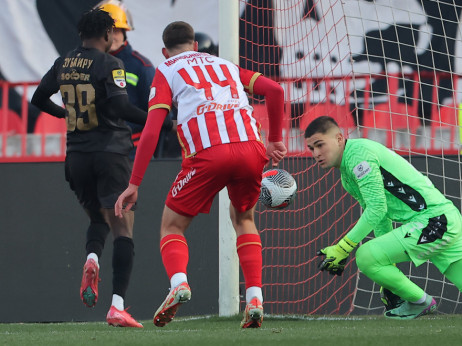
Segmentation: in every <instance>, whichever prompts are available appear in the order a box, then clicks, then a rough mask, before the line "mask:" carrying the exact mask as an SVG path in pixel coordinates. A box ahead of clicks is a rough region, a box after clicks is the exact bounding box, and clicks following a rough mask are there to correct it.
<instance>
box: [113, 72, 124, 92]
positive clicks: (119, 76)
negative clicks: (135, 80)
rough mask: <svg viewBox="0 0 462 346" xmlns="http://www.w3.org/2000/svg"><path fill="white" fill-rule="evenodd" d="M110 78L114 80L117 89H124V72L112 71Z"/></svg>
mask: <svg viewBox="0 0 462 346" xmlns="http://www.w3.org/2000/svg"><path fill="white" fill-rule="evenodd" d="M112 78H113V79H114V83H115V85H117V86H118V87H119V88H125V87H126V86H127V81H126V80H125V71H124V70H113V71H112Z"/></svg>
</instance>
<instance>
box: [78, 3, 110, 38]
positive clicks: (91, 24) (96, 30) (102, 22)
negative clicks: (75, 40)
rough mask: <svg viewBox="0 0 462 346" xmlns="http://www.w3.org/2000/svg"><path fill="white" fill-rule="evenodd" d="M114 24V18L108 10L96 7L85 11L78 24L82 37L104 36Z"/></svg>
mask: <svg viewBox="0 0 462 346" xmlns="http://www.w3.org/2000/svg"><path fill="white" fill-rule="evenodd" d="M113 26H114V19H112V17H111V15H110V14H109V13H107V12H106V11H103V10H101V9H99V8H95V9H93V10H90V11H88V12H85V13H84V14H83V15H82V17H81V18H80V20H79V23H78V24H77V30H78V31H79V35H80V39H81V40H85V39H90V38H100V37H104V35H105V34H106V32H107V31H108V30H110V29H111V28H112V27H113Z"/></svg>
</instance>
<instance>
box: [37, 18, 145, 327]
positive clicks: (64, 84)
mask: <svg viewBox="0 0 462 346" xmlns="http://www.w3.org/2000/svg"><path fill="white" fill-rule="evenodd" d="M113 25H114V20H113V19H112V18H111V16H110V15H109V14H108V13H107V12H105V11H102V10H100V9H96V10H92V11H89V12H87V13H85V14H84V15H83V16H82V18H81V19H80V21H79V23H78V31H79V35H80V38H81V41H82V45H81V46H80V47H78V48H77V49H75V50H73V51H71V52H69V53H67V54H66V55H65V56H62V57H59V58H58V59H57V60H56V61H55V63H54V65H53V66H52V67H51V69H50V70H49V71H48V72H47V73H46V74H45V76H44V77H43V78H42V81H41V83H40V85H39V86H38V88H37V90H36V91H35V93H34V95H33V98H32V103H33V104H35V105H36V106H38V107H39V108H40V109H42V110H43V111H45V112H47V113H49V114H51V115H53V116H56V117H58V118H66V122H67V155H66V163H65V175H66V180H67V181H68V182H69V185H70V187H71V189H72V190H73V191H74V192H75V194H76V195H77V198H78V200H79V202H80V204H81V205H82V207H83V208H84V210H85V212H86V213H87V214H88V216H89V218H90V226H89V227H88V230H87V236H86V239H87V240H86V252H87V261H86V263H85V265H84V268H83V276H82V283H81V287H80V296H81V299H82V301H83V303H84V304H85V305H87V306H88V307H92V306H94V305H95V304H96V302H97V300H98V281H99V264H98V259H99V258H100V257H101V254H102V251H103V248H104V243H105V240H106V237H107V235H108V233H109V232H112V235H113V238H114V250H113V257H112V266H113V298H112V304H111V308H110V309H109V312H108V314H107V316H106V319H107V322H108V323H109V324H110V325H114V326H123V327H139V328H141V327H142V325H141V324H140V323H138V322H137V321H136V320H135V319H134V318H133V317H132V316H131V315H130V314H129V313H128V312H127V311H125V310H124V297H125V293H126V291H127V287H128V283H129V279H130V274H131V271H132V266H133V257H134V251H133V249H134V245H133V240H132V237H133V222H134V213H133V210H130V211H129V212H128V213H126V214H124V217H123V218H118V217H115V216H114V209H113V208H114V203H115V201H116V200H117V197H118V195H119V194H120V193H121V192H122V191H124V189H125V187H126V186H127V184H128V181H129V178H130V173H131V162H130V160H129V158H128V154H129V152H130V150H131V149H132V148H133V143H132V140H131V132H130V129H129V127H128V126H127V124H126V123H125V121H131V122H135V123H138V124H144V123H145V121H146V117H147V113H146V112H145V111H142V110H141V109H139V108H137V107H135V106H133V105H132V104H131V103H130V102H129V100H128V96H127V91H126V79H125V70H124V66H123V63H122V61H121V60H119V59H117V58H115V57H113V56H111V55H109V54H107V52H108V50H109V49H110V47H111V44H112V38H113V37H112V35H113ZM58 91H60V92H61V96H62V99H63V102H64V105H65V109H64V108H61V107H60V106H58V105H56V104H55V103H54V102H52V101H51V100H50V97H51V96H52V95H53V94H55V93H56V92H58Z"/></svg>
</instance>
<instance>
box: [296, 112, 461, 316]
mask: <svg viewBox="0 0 462 346" xmlns="http://www.w3.org/2000/svg"><path fill="white" fill-rule="evenodd" d="M305 140H306V144H307V146H308V148H309V149H310V151H311V152H312V153H313V157H314V158H315V160H316V161H317V163H318V164H319V166H320V167H322V168H324V169H330V168H332V167H335V168H338V169H339V170H340V173H341V179H342V185H343V187H344V188H345V190H346V191H347V192H348V193H349V194H351V195H352V196H353V197H354V198H355V199H356V200H357V201H358V202H359V204H360V205H361V207H362V208H363V213H362V215H361V217H360V218H359V220H358V222H357V223H356V224H355V226H354V227H353V228H352V229H351V230H350V231H349V232H348V233H347V234H346V235H345V237H343V238H342V239H341V240H340V241H339V242H338V243H337V244H335V245H333V246H328V247H326V248H324V249H321V250H320V251H319V252H318V255H320V256H325V258H324V260H323V261H322V262H321V263H320V265H319V269H320V270H326V271H328V272H329V273H331V274H337V275H340V274H341V273H342V272H343V269H344V267H345V264H346V260H347V257H348V255H349V254H350V252H351V251H353V250H354V248H355V247H356V246H357V245H358V244H359V243H360V242H361V241H362V240H363V239H364V238H365V237H366V236H367V235H368V234H369V233H371V231H372V230H373V231H374V235H375V238H374V239H372V240H370V241H368V242H366V243H364V244H363V245H361V246H360V247H359V249H358V251H357V252H356V264H357V265H358V268H359V269H360V270H361V272H363V273H364V274H365V275H366V276H367V277H369V278H370V279H371V280H372V281H374V282H376V283H377V284H379V285H381V286H382V287H384V288H385V289H387V290H389V291H391V292H392V293H393V294H395V295H396V296H398V298H399V297H401V298H402V299H403V300H404V302H403V303H402V304H401V305H399V306H397V307H395V308H394V309H391V310H387V311H385V317H387V318H391V319H395V320H408V319H414V318H417V317H419V316H422V315H425V314H428V313H430V312H433V311H434V310H436V301H435V299H434V298H433V297H432V296H430V295H428V294H427V293H425V292H424V290H422V289H421V288H420V287H419V286H417V285H416V284H415V283H413V282H412V281H411V280H409V278H408V277H406V275H404V274H403V273H402V272H401V271H400V270H399V269H398V268H397V267H396V266H395V263H401V262H411V261H412V262H413V263H414V264H415V265H416V266H419V265H420V264H422V263H425V262H426V261H428V260H429V261H431V262H432V263H433V264H434V265H435V266H436V267H437V268H438V269H439V271H440V272H441V273H442V274H444V275H445V276H446V277H447V278H448V279H449V280H450V281H451V282H452V283H454V285H455V286H456V287H457V288H458V289H459V290H460V291H462V275H461V273H462V216H461V214H460V212H459V210H458V209H457V208H456V207H455V206H454V204H453V203H452V202H451V201H450V200H448V199H447V198H446V197H445V196H444V195H443V194H442V193H441V192H440V191H439V190H438V189H437V188H436V187H435V186H434V185H433V184H432V182H431V181H430V180H429V179H428V178H427V177H426V176H424V175H423V174H421V173H420V172H419V171H417V170H416V169H415V168H414V167H413V166H412V165H411V164H410V163H409V162H408V161H406V160H405V159H404V158H403V157H401V156H399V155H398V154H396V153H395V152H393V151H391V150H389V149H388V148H386V147H384V146H383V145H381V144H379V143H377V142H374V141H371V140H369V139H365V138H358V139H348V141H347V140H346V139H345V137H343V134H342V133H341V131H340V129H339V127H338V125H337V123H336V122H335V120H334V119H332V118H331V117H328V116H322V117H319V118H317V119H315V120H313V121H312V122H311V123H310V125H308V127H307V129H306V131H305ZM393 221H395V222H399V223H401V224H402V225H401V226H400V227H398V228H395V229H393V225H392V222H393Z"/></svg>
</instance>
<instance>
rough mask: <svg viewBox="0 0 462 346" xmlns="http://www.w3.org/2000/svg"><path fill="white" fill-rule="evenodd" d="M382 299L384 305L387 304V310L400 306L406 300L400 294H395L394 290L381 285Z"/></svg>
mask: <svg viewBox="0 0 462 346" xmlns="http://www.w3.org/2000/svg"><path fill="white" fill-rule="evenodd" d="M380 300H381V301H382V303H383V305H385V310H386V311H388V310H391V309H394V308H397V307H399V306H400V305H401V304H403V303H404V300H403V299H401V297H400V296H398V295H396V294H394V293H393V292H392V291H390V290H388V289H386V288H385V287H383V286H382V287H380Z"/></svg>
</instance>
